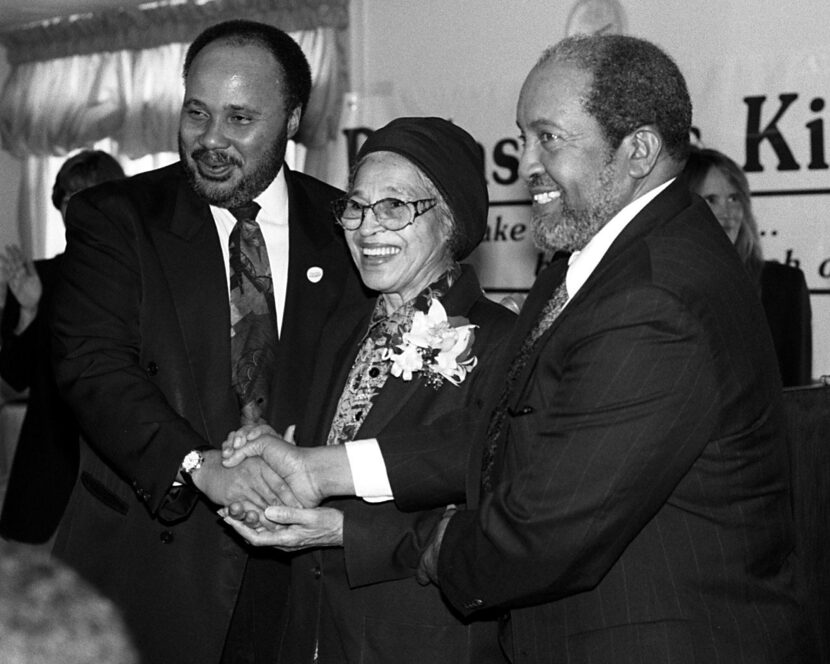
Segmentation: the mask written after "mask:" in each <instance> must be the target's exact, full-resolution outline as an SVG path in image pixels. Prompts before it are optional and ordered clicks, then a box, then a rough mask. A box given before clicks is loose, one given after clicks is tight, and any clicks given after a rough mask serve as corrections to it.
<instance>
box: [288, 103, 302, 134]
mask: <svg viewBox="0 0 830 664" xmlns="http://www.w3.org/2000/svg"><path fill="white" fill-rule="evenodd" d="M302 117H303V112H302V110H301V108H300V107H299V106H295V107H294V108H293V110H292V111H291V113H290V114H289V116H288V122H287V123H286V125H285V134H286V137H287V138H294V135H295V134H296V133H297V130H298V129H299V128H300V120H301V119H302Z"/></svg>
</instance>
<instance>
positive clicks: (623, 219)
mask: <svg viewBox="0 0 830 664" xmlns="http://www.w3.org/2000/svg"><path fill="white" fill-rule="evenodd" d="M674 180H675V178H672V179H671V180H668V181H666V182H664V183H663V184H660V185H658V186H656V187H655V188H654V189H650V190H649V191H647V192H646V193H645V194H643V195H642V196H639V197H638V198H635V199H634V200H633V201H631V202H630V203H629V204H628V205H626V206H625V207H624V208H623V209H622V210H620V211H619V212H617V214H615V215H614V216H613V217H612V218H611V220H610V221H609V222H608V223H607V224H605V226H603V227H602V228H600V229H599V231H598V232H597V234H596V235H594V237H592V238H591V240H590V241H589V242H588V244H586V245H585V248H584V249H582V251H575V252H574V253H572V254H571V257H570V258H569V259H568V273H567V275H566V276H565V287H566V288H567V289H568V299H570V298H572V297H573V296H574V295H576V294H577V292H578V291H579V289H580V288H582V286H583V285H584V284H585V282H586V281H588V277H590V276H591V274H592V273H593V271H594V270H595V269H596V267H597V265H599V262H600V261H601V260H602V258H603V256H605V254H606V253H607V251H608V249H609V248H610V247H611V245H612V244H613V243H614V240H616V239H617V237H619V235H620V233H622V232H623V230H624V229H625V227H626V226H628V224H629V222H630V221H631V220H632V219H634V217H636V216H637V214H639V212H640V211H641V210H642V209H643V208H644V207H645V206H646V205H648V204H649V203H650V202H651V201H652V200H654V198H656V196H657V195H658V194H659V193H660V192H661V191H663V190H664V189H665V188H666V187H668V186H669V185H670V184H671V183H672V182H673V181H674Z"/></svg>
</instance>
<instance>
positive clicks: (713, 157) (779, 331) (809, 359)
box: [685, 148, 813, 386]
mask: <svg viewBox="0 0 830 664" xmlns="http://www.w3.org/2000/svg"><path fill="white" fill-rule="evenodd" d="M685 175H686V178H687V180H688V182H689V187H690V189H691V190H692V191H693V192H694V193H696V194H698V195H699V196H701V197H702V198H703V199H704V200H705V201H706V202H707V203H708V204H709V207H710V208H712V212H714V213H715V216H716V217H717V218H718V222H720V225H721V226H722V227H723V230H724V232H725V233H726V235H727V237H728V238H729V240H730V242H732V244H733V245H734V246H735V249H736V250H737V252H738V255H739V256H740V258H741V261H743V264H744V267H745V268H746V271H747V272H748V273H749V276H750V278H751V279H752V280H753V281H754V282H755V284H756V285H757V287H758V293H759V294H760V296H761V301H762V302H763V305H764V312H765V313H766V316H767V322H768V323H769V327H770V331H771V332H772V340H773V343H774V345H775V352H776V355H777V357H778V367H779V369H780V371H781V380H782V382H783V384H784V385H785V386H788V385H805V384H809V383H810V382H811V381H812V378H811V374H812V363H813V352H812V349H813V336H812V328H811V318H812V315H811V310H810V293H809V291H808V290H807V282H806V280H805V279H804V273H803V272H802V271H801V270H800V269H798V268H797V267H795V266H792V265H783V264H782V263H778V262H776V261H765V260H764V257H763V254H762V253H761V240H760V237H759V235H758V225H757V224H756V222H755V216H754V215H753V213H752V201H751V199H750V196H751V194H750V191H749V183H748V182H747V179H746V175H745V174H744V172H743V170H742V169H741V167H740V166H738V164H736V163H735V162H734V161H732V160H731V159H730V158H729V157H727V156H726V155H725V154H723V153H722V152H718V151H717V150H713V149H711V148H694V149H693V150H692V152H691V154H690V155H689V160H688V161H687V162H686V168H685Z"/></svg>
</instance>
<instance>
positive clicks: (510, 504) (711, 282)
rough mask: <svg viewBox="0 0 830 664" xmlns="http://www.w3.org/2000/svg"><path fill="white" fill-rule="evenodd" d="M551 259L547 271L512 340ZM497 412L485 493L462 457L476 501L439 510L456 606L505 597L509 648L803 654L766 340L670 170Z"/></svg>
mask: <svg viewBox="0 0 830 664" xmlns="http://www.w3.org/2000/svg"><path fill="white" fill-rule="evenodd" d="M564 271H565V270H564V265H561V264H557V263H555V264H554V265H552V266H551V267H550V268H548V270H547V271H546V272H545V273H543V274H542V275H540V277H539V279H538V280H537V283H536V285H535V286H534V289H533V291H532V292H531V294H530V296H529V298H528V301H527V303H526V305H525V308H524V309H523V311H522V315H521V317H520V319H519V321H518V323H517V329H516V333H515V334H514V336H513V338H512V340H511V342H510V345H511V346H512V348H513V349H518V347H519V345H520V344H521V340H522V338H523V337H524V335H525V334H526V333H527V331H528V330H529V329H530V327H531V326H532V325H533V323H534V320H535V319H536V317H537V315H538V313H539V311H540V310H541V308H542V307H543V306H544V303H545V301H546V300H547V298H548V297H549V296H550V294H551V293H552V292H553V290H554V289H555V287H556V286H557V285H558V282H559V281H560V280H561V279H562V278H563V275H564ZM506 355H507V356H515V351H514V352H507V353H506ZM498 388H499V386H498V385H493V386H492V389H491V390H490V392H492V396H493V398H496V397H497V396H498V392H499V389H498ZM509 406H510V409H509V411H508V417H507V419H506V424H505V427H504V429H503V432H502V438H501V441H500V445H499V447H498V454H497V458H496V466H495V488H494V490H493V492H491V493H487V494H482V495H481V496H479V495H478V482H479V475H480V468H481V463H480V457H479V458H473V459H472V462H471V473H470V480H469V485H468V494H469V498H470V501H469V503H470V504H473V505H477V508H476V509H471V510H469V511H466V512H462V513H459V514H457V515H456V516H455V517H454V518H453V519H452V520H451V521H450V524H449V527H448V529H447V531H446V533H445V537H444V540H443V545H442V548H441V555H440V560H439V567H438V571H439V579H440V585H441V588H442V590H443V591H444V593H445V595H446V597H447V598H448V599H449V601H450V602H451V604H453V605H454V606H455V607H456V608H457V609H458V610H459V611H460V612H462V613H463V614H473V613H475V612H477V611H479V610H482V609H493V608H503V609H510V622H509V626H508V627H507V629H505V634H504V636H505V637H506V638H509V639H510V640H512V644H510V645H511V647H512V650H513V653H514V661H516V662H567V663H569V664H576V663H579V664H582V663H586V664H587V663H589V662H590V663H592V664H597V663H609V664H610V663H612V662H613V663H614V664H620V663H625V662H643V663H648V664H654V663H659V662H672V663H673V664H678V663H698V664H704V663H705V664H710V663H712V662H729V664H736V663H739V662H740V663H743V664H759V663H761V662H785V661H796V655H795V654H794V651H795V649H796V644H797V643H798V638H799V636H798V632H799V624H800V608H799V606H798V602H797V601H796V599H795V591H794V589H793V586H792V584H793V581H792V570H793V560H792V556H793V531H792V518H791V507H790V493H789V492H790V486H789V470H788V458H787V449H786V446H785V439H784V424H783V420H782V402H781V384H780V379H779V377H778V372H777V370H776V364H775V353H774V350H773V348H772V345H771V342H770V337H769V332H768V329H767V326H766V323H765V320H764V313H763V310H762V308H761V305H760V302H759V300H758V296H757V295H756V294H755V292H754V290H753V287H752V285H751V284H750V282H749V280H748V278H747V276H746V274H745V271H744V270H743V268H742V266H741V265H740V263H739V261H738V259H737V256H736V254H735V251H734V249H733V248H732V247H731V246H730V245H729V243H728V241H727V239H726V237H725V236H724V234H723V231H722V230H721V229H720V228H719V227H718V225H717V222H716V221H715V219H714V217H713V216H712V215H711V213H710V212H709V210H708V208H707V206H706V205H705V203H703V202H702V201H701V200H699V199H697V198H695V199H692V198H691V196H690V195H689V194H688V193H687V190H686V188H685V185H684V184H683V183H682V182H680V181H677V182H675V183H673V184H672V185H670V187H668V188H667V189H666V190H665V191H663V192H662V193H661V194H660V195H658V196H657V197H656V198H655V199H654V200H653V201H652V202H651V203H650V204H649V205H647V206H646V207H645V208H644V209H643V210H642V211H641V212H640V213H639V214H638V215H637V216H636V217H635V219H633V220H632V222H631V223H630V224H629V226H628V227H627V228H626V229H625V230H624V231H623V233H622V234H621V235H620V236H619V237H618V238H617V240H616V241H615V243H614V244H613V245H612V247H611V248H610V249H609V251H608V253H607V254H606V256H605V257H604V258H603V260H602V261H601V262H600V264H599V265H598V266H597V268H596V270H595V271H594V273H593V274H592V275H591V277H590V278H589V280H588V281H587V282H586V283H585V285H584V286H583V288H582V289H581V290H580V291H579V293H578V294H577V295H576V296H575V297H574V298H573V299H572V300H571V302H570V303H569V304H568V306H567V307H566V309H565V310H564V312H563V313H562V315H561V316H560V317H559V318H558V319H557V320H556V321H555V322H554V324H553V326H552V327H551V328H550V329H549V330H548V331H547V332H546V334H545V335H544V336H543V337H542V338H541V339H540V342H539V344H538V346H537V348H536V349H535V351H534V353H533V355H532V356H531V357H530V359H529V361H528V363H527V365H526V367H525V369H524V371H523V373H522V374H521V375H520V376H519V377H518V380H517V381H516V383H515V385H514V387H513V390H512V393H511V395H510V400H509ZM484 426H486V423H484ZM477 439H478V440H479V441H481V443H482V444H483V442H484V436H483V429H482V430H480V431H479V434H478V435H477ZM390 476H392V477H394V476H395V473H394V469H393V470H392V471H391V472H390ZM393 489H394V490H395V491H396V497H398V494H397V490H398V487H395V485H394V484H393Z"/></svg>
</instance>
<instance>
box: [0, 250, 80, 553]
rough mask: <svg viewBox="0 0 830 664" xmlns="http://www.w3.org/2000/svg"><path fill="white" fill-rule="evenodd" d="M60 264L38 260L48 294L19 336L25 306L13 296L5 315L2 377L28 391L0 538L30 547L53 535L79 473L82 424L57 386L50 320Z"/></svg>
mask: <svg viewBox="0 0 830 664" xmlns="http://www.w3.org/2000/svg"><path fill="white" fill-rule="evenodd" d="M60 260H61V256H56V257H54V258H50V259H46V260H40V261H35V269H36V270H37V274H38V277H39V278H40V283H41V286H42V289H43V290H42V294H41V299H40V302H39V303H38V313H37V315H36V316H35V318H34V320H33V321H32V322H31V324H30V325H29V326H28V327H27V328H26V329H25V330H24V331H23V333H22V334H20V335H16V334H14V329H15V327H16V326H17V322H18V320H19V316H20V303H19V302H18V301H17V298H15V297H14V295H13V294H12V293H11V291H9V293H8V295H7V296H6V306H5V308H4V310H3V322H2V338H3V341H2V347H0V376H2V377H3V380H5V381H6V382H7V383H8V384H9V385H10V386H12V387H13V388H14V389H15V390H17V391H19V392H22V391H23V390H26V389H28V390H29V392H28V397H27V399H26V414H25V416H24V418H23V424H22V425H21V428H20V436H19V438H18V440H17V447H16V449H15V454H14V462H13V463H12V468H11V472H10V473H9V482H8V486H7V488H6V494H5V496H4V498H3V514H2V517H0V535H2V536H3V537H5V538H7V539H11V540H16V541H19V542H27V543H30V544H43V543H44V542H47V541H48V540H49V538H50V537H52V535H54V533H55V529H56V528H57V527H58V522H59V521H60V519H61V516H63V512H64V510H65V509H66V504H67V502H68V501H69V495H70V493H71V492H72V487H73V486H74V485H75V477H76V476H77V474H78V454H79V452H78V424H77V422H76V421H75V416H74V415H73V414H72V411H71V410H70V409H69V407H68V406H67V405H66V403H65V402H64V401H63V399H61V397H60V394H59V393H58V386H57V385H56V383H55V374H54V371H53V370H52V360H51V328H50V325H49V316H48V315H47V312H48V310H49V307H50V303H51V300H52V298H53V295H54V290H55V280H56V279H57V273H58V269H59V262H60Z"/></svg>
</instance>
